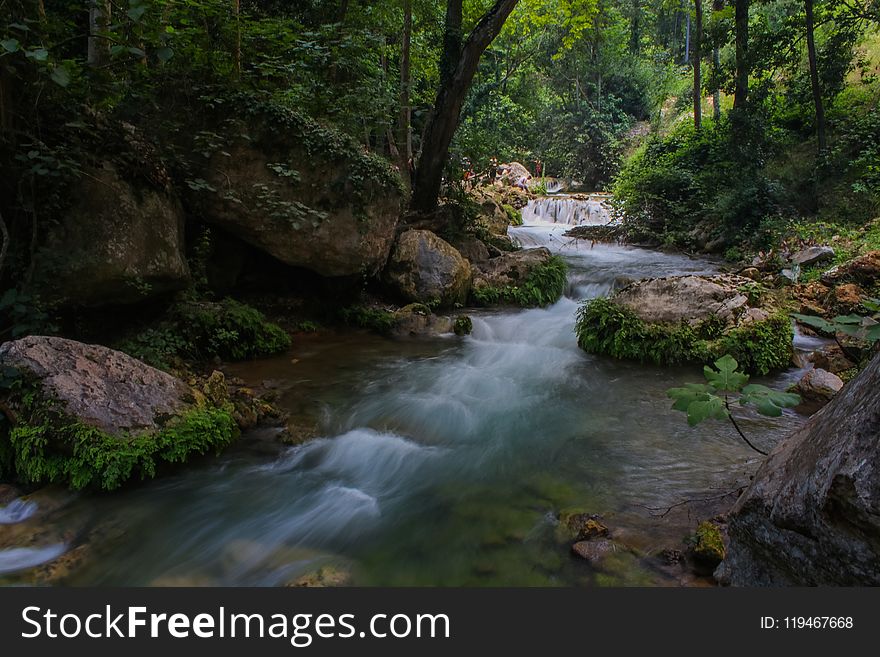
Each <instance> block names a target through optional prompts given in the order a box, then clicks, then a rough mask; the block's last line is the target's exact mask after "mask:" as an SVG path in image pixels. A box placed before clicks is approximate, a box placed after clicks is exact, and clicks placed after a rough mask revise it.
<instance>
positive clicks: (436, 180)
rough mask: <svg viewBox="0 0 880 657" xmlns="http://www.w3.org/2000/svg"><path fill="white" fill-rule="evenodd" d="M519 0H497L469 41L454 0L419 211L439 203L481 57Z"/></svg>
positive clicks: (418, 179)
mask: <svg viewBox="0 0 880 657" xmlns="http://www.w3.org/2000/svg"><path fill="white" fill-rule="evenodd" d="M518 1H519V0H496V2H495V3H494V4H493V5H492V7H491V8H490V9H489V11H487V12H486V13H485V14H484V15H483V17H482V18H481V19H480V20H479V22H478V23H477V25H476V27H475V28H474V29H473V31H472V32H471V33H470V35H469V36H468V38H467V40H466V41H465V42H464V43H463V44H462V42H461V29H462V28H461V25H462V0H449V1H448V4H447V8H446V32H445V38H444V48H443V59H442V66H441V74H442V75H441V81H440V89H439V91H438V92H437V99H436V101H435V103H434V107H433V109H432V110H431V114H430V116H429V117H428V122H427V125H426V126H425V133H424V139H423V141H422V148H421V155H420V156H419V162H418V165H417V166H416V170H415V176H414V181H413V192H412V200H411V208H412V209H413V210H415V211H419V212H429V211H431V210H433V209H434V208H435V207H436V205H437V199H438V197H439V195H440V184H441V182H442V179H443V167H444V166H445V164H446V159H447V158H448V156H449V146H450V144H451V143H452V138H453V137H454V136H455V130H456V128H457V127H458V122H459V118H460V115H461V108H462V105H463V104H464V101H465V97H466V96H467V92H468V90H469V89H470V86H471V82H473V79H474V75H475V74H476V72H477V66H478V64H479V63H480V57H481V56H482V54H483V52H484V51H485V50H486V48H488V47H489V44H490V43H492V41H493V40H494V39H495V37H496V36H498V33H499V32H500V31H501V28H502V27H503V26H504V22H505V21H506V20H507V17H508V16H510V13H511V12H512V11H513V9H514V7H516V5H517V2H518Z"/></svg>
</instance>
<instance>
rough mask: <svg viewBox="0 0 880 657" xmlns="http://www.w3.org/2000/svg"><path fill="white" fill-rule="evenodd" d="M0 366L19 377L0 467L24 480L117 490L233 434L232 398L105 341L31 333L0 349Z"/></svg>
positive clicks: (8, 401)
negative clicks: (210, 396) (222, 400)
mask: <svg viewBox="0 0 880 657" xmlns="http://www.w3.org/2000/svg"><path fill="white" fill-rule="evenodd" d="M0 365H2V366H3V367H8V368H12V369H13V370H15V371H16V372H18V375H19V377H20V381H21V384H20V385H19V386H16V387H14V388H12V389H11V390H10V391H8V392H6V393H5V395H4V399H3V400H2V401H3V406H4V407H5V408H6V409H7V410H8V411H9V412H8V415H9V416H10V417H9V419H10V420H11V422H12V429H11V431H10V432H9V436H8V441H9V445H7V446H4V447H5V448H4V449H0V454H4V455H7V456H6V458H5V459H3V462H0V469H2V470H4V471H6V473H7V475H10V476H15V477H17V478H18V479H20V480H22V481H26V482H28V483H48V482H58V483H65V484H68V485H70V486H71V487H73V488H85V487H102V488H105V489H112V488H117V487H119V486H121V485H122V484H124V483H125V482H126V481H128V480H129V479H130V478H132V477H135V476H140V477H141V478H143V477H148V476H153V475H154V474H155V472H156V467H157V465H159V464H160V463H163V462H168V463H178V462H182V461H185V460H186V459H187V458H189V457H190V456H191V455H193V454H204V453H207V452H208V451H212V450H216V449H220V448H222V447H225V446H226V445H227V444H228V443H229V442H231V441H232V440H233V439H234V438H235V437H236V436H237V435H238V428H237V427H236V425H235V422H234V420H233V418H232V414H231V406H230V405H228V404H224V405H222V406H221V405H213V404H210V403H207V402H205V401H204V396H202V401H201V403H199V394H197V393H196V391H194V390H193V389H192V388H191V387H190V386H188V385H187V384H185V383H184V382H182V381H180V380H178V379H176V378H175V377H173V376H171V375H169V374H166V373H165V372H162V371H160V370H157V369H154V368H152V367H149V366H148V365H145V364H144V363H142V362H140V361H138V360H135V359H134V358H131V357H130V356H127V355H126V354H123V353H122V352H118V351H114V350H112V349H108V348H107V347H102V346H98V345H87V344H83V343H80V342H75V341H73V340H67V339H63V338H53V337H37V336H31V337H27V338H23V339H21V340H17V341H15V342H8V343H5V344H3V345H2V346H0Z"/></svg>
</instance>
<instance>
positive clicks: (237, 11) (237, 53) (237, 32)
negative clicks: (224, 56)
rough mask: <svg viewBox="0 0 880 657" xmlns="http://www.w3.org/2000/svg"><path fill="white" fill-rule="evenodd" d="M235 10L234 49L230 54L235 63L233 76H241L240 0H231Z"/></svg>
mask: <svg viewBox="0 0 880 657" xmlns="http://www.w3.org/2000/svg"><path fill="white" fill-rule="evenodd" d="M232 10H233V11H234V12H235V51H234V52H233V54H232V57H233V61H234V63H235V77H236V78H237V79H240V78H241V0H232Z"/></svg>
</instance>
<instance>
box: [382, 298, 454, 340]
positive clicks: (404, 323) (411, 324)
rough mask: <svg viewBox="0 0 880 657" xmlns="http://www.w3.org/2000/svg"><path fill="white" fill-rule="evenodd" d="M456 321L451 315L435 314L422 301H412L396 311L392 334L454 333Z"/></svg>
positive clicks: (427, 334) (430, 334)
mask: <svg viewBox="0 0 880 657" xmlns="http://www.w3.org/2000/svg"><path fill="white" fill-rule="evenodd" d="M454 329H455V321H454V320H453V319H452V318H451V317H444V316H440V315H435V314H434V313H432V312H431V309H430V308H428V307H427V306H425V305H424V304H420V303H411V304H410V305H408V306H404V307H403V308H401V309H400V310H398V311H397V312H395V313H394V328H393V329H392V330H391V334H392V335H396V336H398V337H400V336H432V335H444V334H447V333H452V332H453V331H454Z"/></svg>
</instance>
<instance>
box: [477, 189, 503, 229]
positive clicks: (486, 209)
mask: <svg viewBox="0 0 880 657" xmlns="http://www.w3.org/2000/svg"><path fill="white" fill-rule="evenodd" d="M472 196H473V199H474V201H475V202H476V203H477V204H478V205H479V206H480V215H479V217H478V218H477V221H478V222H479V223H480V224H481V225H482V226H483V228H485V229H486V230H487V231H489V233H490V234H491V235H507V228H508V227H509V226H510V215H508V214H507V211H506V210H505V209H504V208H503V207H502V204H501V202H500V201H499V199H498V198H497V197H496V195H495V194H493V193H492V191H491V188H489V187H485V188H484V187H480V188H477V189H476V190H474V192H473V195H472Z"/></svg>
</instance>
